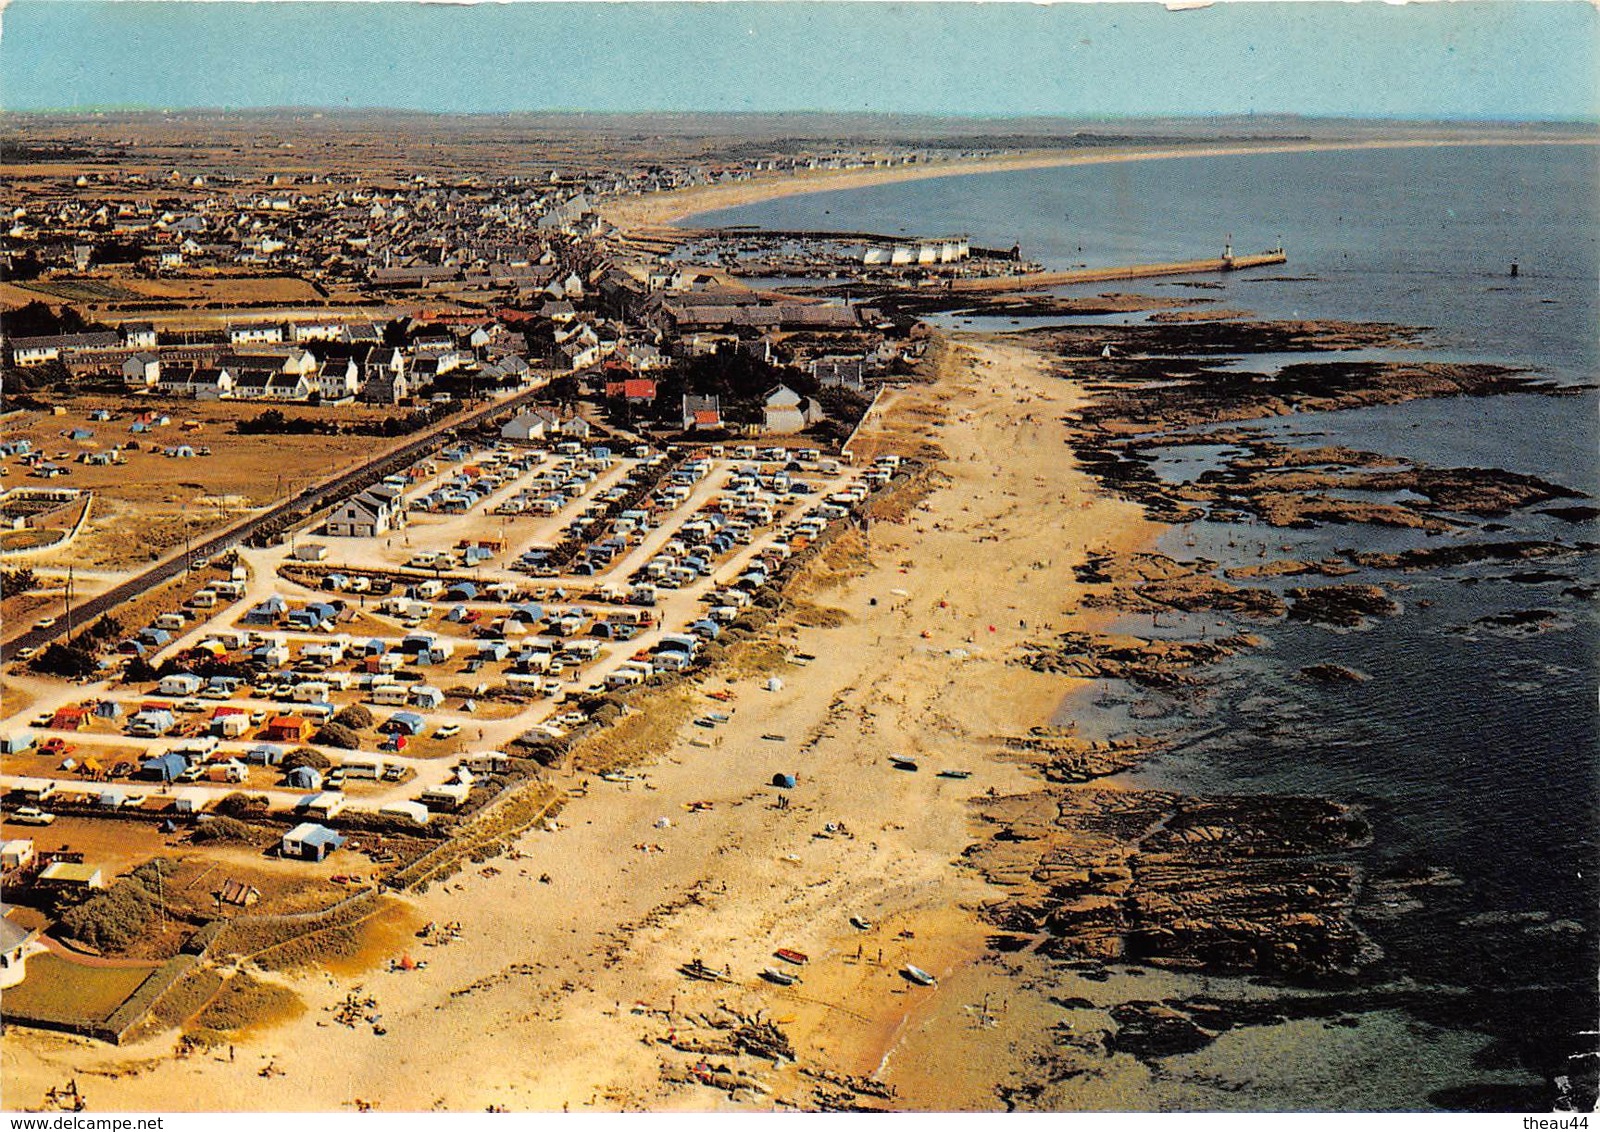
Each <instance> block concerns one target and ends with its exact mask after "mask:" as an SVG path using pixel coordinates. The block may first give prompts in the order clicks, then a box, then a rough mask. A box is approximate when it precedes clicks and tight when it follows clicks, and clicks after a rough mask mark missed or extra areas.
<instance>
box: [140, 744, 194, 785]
mask: <svg viewBox="0 0 1600 1132" xmlns="http://www.w3.org/2000/svg"><path fill="white" fill-rule="evenodd" d="M140 769H141V770H142V771H143V772H144V773H145V774H146V775H148V776H150V777H151V778H154V779H155V780H156V781H157V782H171V781H173V780H174V779H176V778H177V777H178V776H179V775H180V774H182V773H183V772H184V771H186V770H188V769H189V760H188V759H186V758H184V757H183V756H182V755H180V754H178V753H177V752H176V751H171V752H168V753H167V754H165V755H157V756H156V757H155V758H153V759H146V760H145V761H144V763H143V765H142V766H141V767H140Z"/></svg>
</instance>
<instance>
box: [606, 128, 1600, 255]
mask: <svg viewBox="0 0 1600 1132" xmlns="http://www.w3.org/2000/svg"><path fill="white" fill-rule="evenodd" d="M1551 145H1556V146H1576V145H1591V146H1592V145H1600V138H1596V137H1594V136H1584V135H1580V134H1573V135H1571V136H1567V137H1537V138H1529V137H1511V136H1508V137H1500V136H1495V135H1471V136H1464V137H1409V138H1368V139H1361V140H1350V141H1305V142H1262V143H1258V144H1238V145H1215V144H1204V143H1200V144H1196V145H1192V146H1171V145H1168V146H1142V147H1132V148H1123V149H1115V148H1107V149H1095V150H1086V151H1080V152H1071V153H1068V152H1061V151H1049V152H1041V151H1037V150H1029V151H1023V152H1020V153H1013V154H1007V155H1003V156H999V157H993V158H970V159H962V160H957V161H951V162H944V163H938V164H930V165H915V166H905V165H902V166H897V167H893V168H886V169H877V168H874V169H829V170H817V171H811V172H807V173H785V174H781V175H776V176H770V177H758V178H755V179H751V180H747V181H737V182H734V183H731V184H721V185H696V186H693V187H691V188H687V189H674V190H671V191H669V192H664V193H654V194H651V195H649V196H638V197H629V198H625V199H623V200H619V201H608V202H606V203H604V204H603V205H601V206H600V209H599V211H600V214H601V215H602V216H604V217H605V219H606V220H607V221H609V222H610V223H612V224H615V225H616V226H617V227H618V228H621V229H624V230H625V231H626V232H627V234H628V236H629V237H639V236H648V235H649V232H650V230H651V229H661V228H669V229H670V228H673V227H675V226H676V225H677V224H678V222H679V221H682V220H684V219H687V218H691V217H695V216H699V215H702V214H704V213H708V212H719V211H722V210H724V209H728V208H740V207H744V206H746V205H752V204H760V203H762V202H765V201H769V200H777V199H780V198H783V197H790V196H804V195H808V194H812V193H826V192H839V191H845V190H851V189H864V188H874V187H877V186H879V185H887V184H898V183H900V182H903V181H924V180H933V179H935V178H941V177H966V176H974V175H979V174H985V173H1015V172H1023V171H1030V170H1037V169H1056V168H1062V167H1066V166H1073V165H1108V164H1116V163H1121V162H1127V161H1168V160H1175V159H1180V158H1195V157H1245V156H1250V155H1253V154H1280V153H1336V152H1346V151H1355V150H1371V149H1432V148H1448V147H1479V146H1490V147H1493V146H1551Z"/></svg>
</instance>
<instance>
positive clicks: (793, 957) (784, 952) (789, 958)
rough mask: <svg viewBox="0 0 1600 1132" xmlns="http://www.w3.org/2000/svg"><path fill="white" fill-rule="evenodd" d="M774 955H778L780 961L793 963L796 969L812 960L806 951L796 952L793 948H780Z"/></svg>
mask: <svg viewBox="0 0 1600 1132" xmlns="http://www.w3.org/2000/svg"><path fill="white" fill-rule="evenodd" d="M772 954H774V955H776V956H777V957H778V958H779V959H782V960H783V961H784V962H785V963H793V964H794V965H795V966H796V967H798V966H800V965H801V964H803V963H805V962H806V961H807V960H808V959H809V958H810V956H808V955H807V954H806V953H805V952H804V951H796V950H794V949H793V948H792V947H780V948H778V950H776V951H774V952H773V953H772Z"/></svg>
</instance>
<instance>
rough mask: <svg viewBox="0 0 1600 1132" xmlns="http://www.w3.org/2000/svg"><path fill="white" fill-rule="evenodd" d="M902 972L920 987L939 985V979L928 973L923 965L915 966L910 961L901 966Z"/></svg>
mask: <svg viewBox="0 0 1600 1132" xmlns="http://www.w3.org/2000/svg"><path fill="white" fill-rule="evenodd" d="M900 973H901V974H902V975H904V976H905V977H906V978H908V979H910V980H911V981H912V982H914V983H916V984H917V985H918V986H919V987H936V986H938V985H939V980H938V979H936V978H934V977H933V976H932V975H930V974H928V972H926V971H924V970H923V969H922V968H921V967H914V966H912V965H911V964H910V963H907V964H906V965H905V966H904V967H902V968H900Z"/></svg>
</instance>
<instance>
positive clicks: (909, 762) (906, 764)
mask: <svg viewBox="0 0 1600 1132" xmlns="http://www.w3.org/2000/svg"><path fill="white" fill-rule="evenodd" d="M889 765H890V766H892V767H894V768H895V770H916V769H917V760H916V759H911V758H907V757H906V756H905V755H890V756H889Z"/></svg>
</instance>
